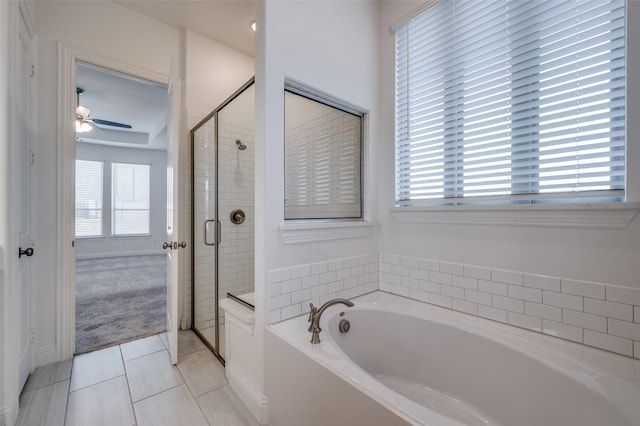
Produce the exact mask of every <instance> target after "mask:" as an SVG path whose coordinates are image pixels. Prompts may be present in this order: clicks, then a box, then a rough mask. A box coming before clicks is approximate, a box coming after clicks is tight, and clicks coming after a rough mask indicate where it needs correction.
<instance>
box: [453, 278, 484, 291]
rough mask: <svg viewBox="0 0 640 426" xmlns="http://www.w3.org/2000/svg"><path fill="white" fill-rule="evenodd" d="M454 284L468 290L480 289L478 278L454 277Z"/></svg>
mask: <svg viewBox="0 0 640 426" xmlns="http://www.w3.org/2000/svg"><path fill="white" fill-rule="evenodd" d="M452 284H453V285H454V286H455V287H460V288H466V289H469V290H477V289H478V280H477V279H476V278H469V277H461V276H458V275H454V276H453V279H452Z"/></svg>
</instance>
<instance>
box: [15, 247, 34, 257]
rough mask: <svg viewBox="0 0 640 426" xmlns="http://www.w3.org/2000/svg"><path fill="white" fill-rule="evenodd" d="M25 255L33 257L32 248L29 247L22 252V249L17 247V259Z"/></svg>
mask: <svg viewBox="0 0 640 426" xmlns="http://www.w3.org/2000/svg"><path fill="white" fill-rule="evenodd" d="M22 255H25V256H27V257H31V256H33V248H32V247H29V248H28V249H25V250H23V249H22V247H18V259H19V258H21V257H22Z"/></svg>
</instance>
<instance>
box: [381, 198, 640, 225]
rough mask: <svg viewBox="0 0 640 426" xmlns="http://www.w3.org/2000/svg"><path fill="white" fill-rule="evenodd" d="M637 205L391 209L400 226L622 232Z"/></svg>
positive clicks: (591, 204) (630, 219) (594, 204)
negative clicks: (426, 225) (401, 224)
mask: <svg viewBox="0 0 640 426" xmlns="http://www.w3.org/2000/svg"><path fill="white" fill-rule="evenodd" d="M638 210H640V203H588V204H562V205H549V204H546V205H506V206H433V207H392V208H391V209H390V212H391V217H392V218H393V219H394V220H395V221H396V222H400V223H403V222H404V223H441V224H450V225H501V226H540V227H562V228H594V229H624V228H626V227H627V226H628V225H629V223H631V221H632V220H633V218H634V217H635V216H636V214H637V213H638Z"/></svg>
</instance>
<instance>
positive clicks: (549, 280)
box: [524, 274, 560, 292]
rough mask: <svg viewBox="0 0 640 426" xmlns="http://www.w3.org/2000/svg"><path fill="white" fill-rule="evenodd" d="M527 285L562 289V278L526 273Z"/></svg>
mask: <svg viewBox="0 0 640 426" xmlns="http://www.w3.org/2000/svg"><path fill="white" fill-rule="evenodd" d="M524 285H525V287H532V288H537V289H540V290H550V291H557V292H559V291H560V278H556V277H548V276H546V275H532V274H525V275H524Z"/></svg>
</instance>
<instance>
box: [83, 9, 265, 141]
mask: <svg viewBox="0 0 640 426" xmlns="http://www.w3.org/2000/svg"><path fill="white" fill-rule="evenodd" d="M114 3H117V4H119V5H121V6H124V7H126V8H128V9H131V10H134V11H136V12H138V13H140V14H143V15H146V16H149V17H151V18H153V19H156V20H158V21H161V22H164V23H166V24H168V25H171V26H173V27H176V28H180V29H183V30H190V31H193V32H196V33H199V34H201V35H204V36H206V37H208V38H210V39H212V40H215V41H218V42H219V43H222V44H225V45H227V46H229V47H232V48H234V49H236V50H239V51H241V52H243V53H246V54H248V55H250V56H253V55H254V45H255V43H254V32H253V31H252V30H251V28H250V24H251V21H252V20H253V19H254V2H253V1H247V0H207V1H193V0H151V1H149V0H144V1H141V0H114ZM76 79H77V86H78V87H79V88H82V89H83V90H84V93H82V94H81V95H80V105H82V106H84V107H87V108H89V109H90V115H89V117H90V118H99V119H102V120H109V121H115V122H119V123H125V124H130V125H131V126H132V128H131V129H129V130H125V129H120V128H117V127H111V126H104V125H100V126H96V125H95V124H94V125H93V127H94V128H96V129H94V130H91V131H90V132H87V133H78V134H77V137H78V142H81V143H97V144H103V145H113V146H121V147H135V148H145V149H166V146H167V137H166V122H167V107H168V96H167V90H166V87H164V86H162V85H159V84H156V83H151V82H147V81H144V80H141V79H139V78H134V77H131V76H127V75H124V74H119V73H115V72H113V71H110V70H105V69H102V68H99V67H95V66H93V65H88V64H78V67H77V74H76Z"/></svg>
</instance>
